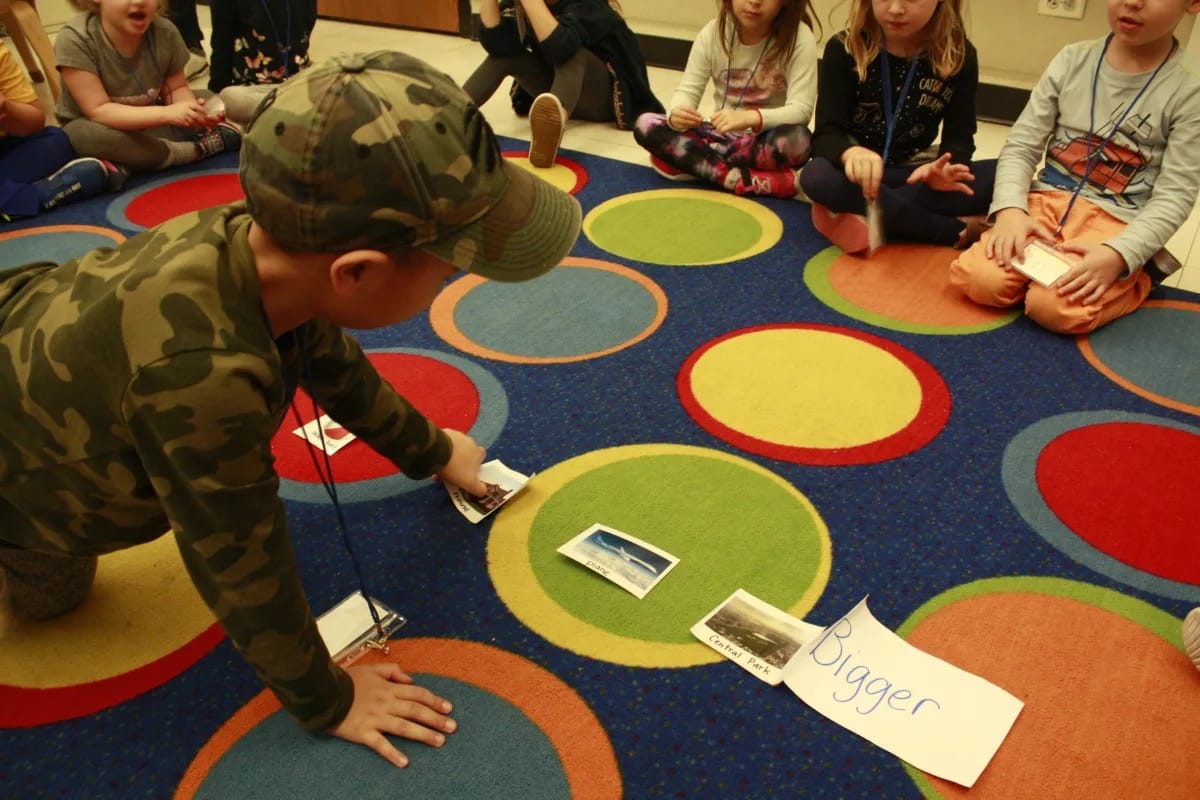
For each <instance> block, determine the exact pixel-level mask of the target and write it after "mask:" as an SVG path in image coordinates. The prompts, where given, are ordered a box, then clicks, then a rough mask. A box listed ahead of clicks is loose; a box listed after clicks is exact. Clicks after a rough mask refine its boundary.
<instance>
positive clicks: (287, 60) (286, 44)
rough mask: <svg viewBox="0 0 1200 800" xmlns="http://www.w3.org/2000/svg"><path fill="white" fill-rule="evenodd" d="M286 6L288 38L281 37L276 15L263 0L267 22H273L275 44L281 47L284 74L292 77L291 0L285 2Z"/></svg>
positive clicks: (265, 0) (286, 32)
mask: <svg viewBox="0 0 1200 800" xmlns="http://www.w3.org/2000/svg"><path fill="white" fill-rule="evenodd" d="M283 5H284V7H285V8H286V9H287V28H286V29H285V30H284V33H285V34H286V38H283V39H281V38H279V28H278V27H277V26H276V25H275V17H274V16H272V14H271V7H270V6H269V5H268V4H267V0H262V7H263V11H265V12H266V14H267V22H269V23H271V32H272V33H274V34H275V46H276V47H278V48H279V54H280V55H281V56H283V70H284V72H283V74H284V76H285V77H291V74H292V3H291V0H287V2H285V3H284V4H283Z"/></svg>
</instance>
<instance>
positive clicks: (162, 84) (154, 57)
mask: <svg viewBox="0 0 1200 800" xmlns="http://www.w3.org/2000/svg"><path fill="white" fill-rule="evenodd" d="M96 24H97V25H99V26H100V35H101V36H103V37H104V41H106V42H108V46H109V47H111V48H112V49H113V52H114V53H116V54H117V58H119V59H121V66H123V67H125V71H126V72H127V73H129V77H131V78H133V82H134V83H136V84H137V85H138V88H139V89H141V90H142V94H144V95H145V96H146V98H147V99H148V100H149V101H150V102H151V103H154V102H158V103H169V102H170V99H171V97H170V89H169V87H167V76H166V75H163V71H162V67H160V66H159V65H158V54H157V53H155V52H154V37H152V36H151V35H150V32H149V31H146V35H145V36H144V37H142V38H143V40H144V41H145V42H146V48H147V49H148V50H149V51H150V61H151V63H153V64H154V69H155V70H157V71H158V86H159V89H160V90H164V89H165V90H166V91H167V95H165V96H164V95H159V96H158V98H154V97H151V96H150V90H149V89H147V88H146V86H145V84H143V83H142V80H141V78H139V77H138V76H137V70H135V69H134V68H133V67H131V66H129V59H127V58H125V56H123V55H121V51H120V50H118V49H117V46H116V45H115V44H113V41H112V39H109V38H108V34H107V33H105V32H104V25H103V24H101V22H100V19H99V17H98V16H97V18H96Z"/></svg>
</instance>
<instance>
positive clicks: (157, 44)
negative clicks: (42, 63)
mask: <svg viewBox="0 0 1200 800" xmlns="http://www.w3.org/2000/svg"><path fill="white" fill-rule="evenodd" d="M71 3H72V4H73V5H75V6H76V7H77V8H79V9H81V10H83V11H84V12H85V13H83V14H80V15H79V16H77V17H75V18H74V19H72V20H70V21H69V22H67V24H66V25H65V26H64V27H63V29H62V30H61V31H59V32H58V36H57V37H56V38H55V40H54V56H55V58H56V59H57V60H58V68H59V71H60V72H61V73H62V82H63V90H62V95H61V96H60V97H59V101H58V111H57V113H58V120H59V122H60V123H61V124H62V126H63V130H64V131H66V133H67V136H69V137H70V138H71V145H72V146H73V147H74V148H75V152H76V153H78V154H80V155H84V156H95V157H96V158H102V159H105V160H106V161H111V162H113V163H114V164H116V165H118V166H120V167H124V168H126V169H128V170H131V171H133V172H155V171H158V170H162V169H166V168H167V167H172V166H175V165H178V164H190V163H192V162H194V161H199V160H200V159H202V158H208V157H209V156H213V155H216V154H217V153H221V152H224V151H226V150H237V149H238V147H239V145H240V143H241V134H240V133H238V130H237V128H235V127H234V126H233V125H230V124H229V123H226V122H224V115H223V114H220V113H217V114H210V113H208V111H206V109H205V108H204V100H201V99H197V97H196V96H195V95H194V94H193V93H192V90H191V89H190V88H188V85H187V80H186V78H185V76H184V67H185V66H186V64H187V61H188V50H187V47H186V46H185V45H184V43H183V38H182V37H181V36H180V35H179V31H178V30H177V29H176V28H175V26H174V25H173V24H171V22H170V21H169V20H166V19H163V18H161V17H159V16H158V13H157V12H158V6H157V3H156V2H155V0H147V2H144V3H139V4H134V5H131V4H130V3H128V2H126V0H71Z"/></svg>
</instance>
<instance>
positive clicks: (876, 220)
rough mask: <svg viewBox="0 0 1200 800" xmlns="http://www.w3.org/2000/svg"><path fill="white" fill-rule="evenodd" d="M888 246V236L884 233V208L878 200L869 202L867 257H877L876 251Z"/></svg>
mask: <svg viewBox="0 0 1200 800" xmlns="http://www.w3.org/2000/svg"><path fill="white" fill-rule="evenodd" d="M885 244H887V236H886V234H884V231H883V206H882V205H881V204H880V202H879V201H878V200H868V201H867V255H869V256H873V255H875V251H876V250H878V249H879V248H881V247H883V246H884V245H885Z"/></svg>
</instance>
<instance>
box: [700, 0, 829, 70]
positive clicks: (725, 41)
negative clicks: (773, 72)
mask: <svg viewBox="0 0 1200 800" xmlns="http://www.w3.org/2000/svg"><path fill="white" fill-rule="evenodd" d="M717 6H718V8H719V11H718V12H717V37H718V38H719V39H720V40H721V48H722V49H723V50H724V51H725V55H726V56H732V55H733V53H732V47H733V37H734V35H736V33H737V21H736V20H735V19H734V16H733V0H717ZM814 22H816V25H817V30H818V31H819V30H820V29H821V23H820V21H818V20H817V13H816V12H815V11H814V10H813V7H812V0H783V4H782V5H780V6H779V14H777V15H776V17H775V21H774V22H773V23H772V24H771V34H770V35H771V43H770V45H769V46H768V47H767V51H766V52H765V53H763V59H762V60H763V63H764V64H774V65H775V66H779V65H780V64H784V63H786V62H787V60H788V59H790V58H791V57H792V53H793V52H794V51H795V49H796V35H797V34H798V33H799V30H800V23H804V24H805V25H807V26H808V28H809V30H812V27H813V23H814ZM814 33H815V31H814Z"/></svg>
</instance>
